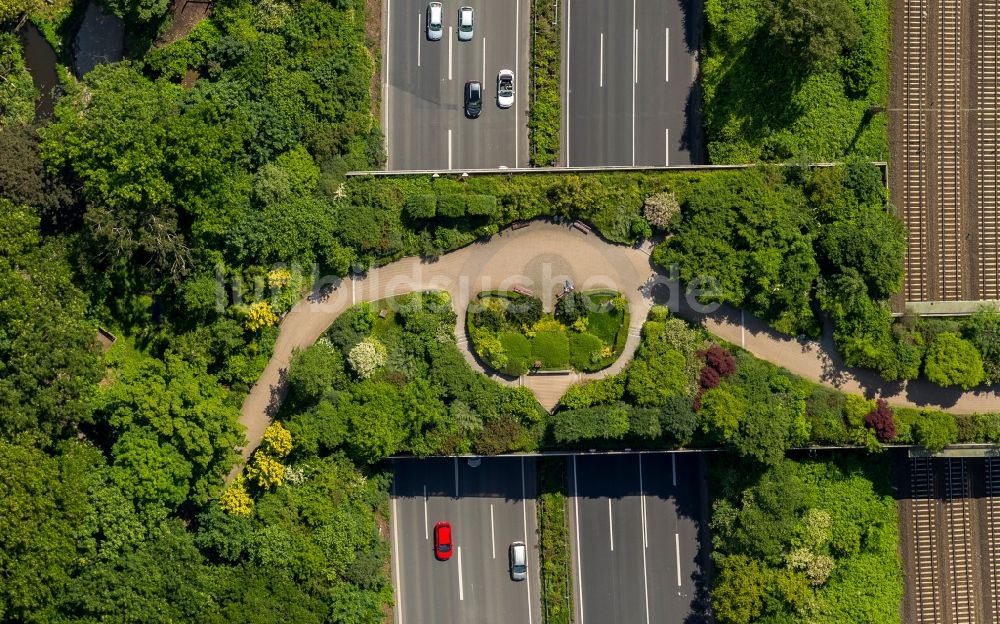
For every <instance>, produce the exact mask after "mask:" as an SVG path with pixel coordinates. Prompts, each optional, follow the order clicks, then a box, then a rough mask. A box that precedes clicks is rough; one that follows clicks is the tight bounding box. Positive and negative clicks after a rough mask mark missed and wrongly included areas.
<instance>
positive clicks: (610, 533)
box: [608, 498, 615, 552]
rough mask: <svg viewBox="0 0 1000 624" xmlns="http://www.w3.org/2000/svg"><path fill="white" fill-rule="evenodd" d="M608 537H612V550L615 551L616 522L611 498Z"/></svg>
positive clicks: (609, 501) (609, 500)
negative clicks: (613, 516) (613, 519)
mask: <svg viewBox="0 0 1000 624" xmlns="http://www.w3.org/2000/svg"><path fill="white" fill-rule="evenodd" d="M608 537H609V538H610V539H611V552H615V523H614V522H613V521H612V520H611V499H610V498H609V499H608Z"/></svg>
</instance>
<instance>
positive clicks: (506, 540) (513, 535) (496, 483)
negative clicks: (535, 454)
mask: <svg viewBox="0 0 1000 624" xmlns="http://www.w3.org/2000/svg"><path fill="white" fill-rule="evenodd" d="M481 462H482V463H481V464H480V465H479V466H478V467H472V466H470V465H469V463H468V462H467V461H465V460H460V461H459V462H458V465H459V489H460V493H461V510H460V512H459V514H458V515H457V516H456V517H457V522H456V523H455V526H456V527H457V528H456V530H457V531H458V533H457V535H458V537H457V538H456V539H459V540H461V542H462V545H463V548H462V556H463V559H462V564H463V566H462V571H463V584H464V593H465V600H464V604H463V605H462V608H461V609H460V616H461V619H460V620H458V621H461V622H470V623H484V624H485V623H490V624H492V623H496V624H501V623H507V622H526V623H533V624H539V623H540V621H541V619H540V618H541V606H540V605H541V600H540V598H539V597H538V589H539V587H540V575H539V564H538V556H537V544H536V541H537V538H536V518H537V514H536V511H535V504H534V498H535V491H534V489H535V488H534V484H535V483H536V476H535V464H534V460H533V459H521V458H483V459H482V460H481ZM522 477H523V479H522ZM522 492H524V494H522ZM525 497H527V498H525ZM514 541H521V542H524V543H525V544H526V545H527V547H528V559H529V570H528V578H527V579H526V580H525V581H521V582H515V581H512V580H511V579H510V573H509V569H508V559H507V549H508V546H509V545H510V543H511V542H514Z"/></svg>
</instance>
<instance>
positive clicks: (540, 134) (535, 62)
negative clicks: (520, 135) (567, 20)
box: [528, 0, 561, 167]
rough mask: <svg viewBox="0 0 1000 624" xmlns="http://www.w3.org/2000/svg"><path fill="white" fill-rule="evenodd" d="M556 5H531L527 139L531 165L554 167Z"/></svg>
mask: <svg viewBox="0 0 1000 624" xmlns="http://www.w3.org/2000/svg"><path fill="white" fill-rule="evenodd" d="M557 7H558V4H556V3H552V2H549V0H534V1H533V2H532V3H531V20H532V25H533V27H532V32H533V33H534V36H533V38H532V41H531V58H532V71H531V106H530V110H529V112H528V137H529V139H530V141H531V164H532V165H534V166H536V167H544V166H547V165H555V164H556V162H557V161H558V160H559V120H560V117H561V115H560V104H559V45H560V44H559V26H558V18H559V16H558V13H557Z"/></svg>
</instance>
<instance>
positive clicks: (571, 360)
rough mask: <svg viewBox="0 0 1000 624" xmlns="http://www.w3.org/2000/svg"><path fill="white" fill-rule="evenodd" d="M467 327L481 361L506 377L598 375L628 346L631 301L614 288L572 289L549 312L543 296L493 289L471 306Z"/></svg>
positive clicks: (467, 316) (477, 298)
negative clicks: (546, 373)
mask: <svg viewBox="0 0 1000 624" xmlns="http://www.w3.org/2000/svg"><path fill="white" fill-rule="evenodd" d="M466 324H467V327H468V330H469V337H470V338H471V339H472V345H473V348H474V349H475V351H476V354H477V355H478V356H479V358H480V359H481V360H483V361H484V362H485V363H486V364H487V365H489V366H490V367H492V368H493V369H494V370H496V371H498V372H501V373H503V374H505V375H511V376H518V375H523V374H525V373H527V372H530V371H557V370H568V369H573V370H577V371H580V372H594V371H599V370H601V369H603V368H607V367H608V366H610V365H611V364H612V363H613V362H614V361H615V360H617V359H618V356H620V355H621V353H622V350H623V349H624V348H625V340H626V338H627V337H628V303H627V301H626V300H625V298H624V297H623V296H622V295H621V293H619V292H617V291H614V290H590V291H584V292H576V291H573V292H570V293H566V294H565V295H564V296H562V297H560V299H559V300H558V301H557V303H556V306H555V311H554V312H553V313H546V312H545V311H544V310H543V309H542V301H541V300H540V299H539V298H538V297H534V296H531V295H525V294H522V293H518V292H514V291H488V292H481V293H479V294H478V295H477V296H476V298H475V300H473V301H472V303H470V304H469V309H468V312H467V314H466Z"/></svg>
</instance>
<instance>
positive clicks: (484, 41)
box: [483, 37, 486, 87]
mask: <svg viewBox="0 0 1000 624" xmlns="http://www.w3.org/2000/svg"><path fill="white" fill-rule="evenodd" d="M483 86H484V87H485V86H486V37H483Z"/></svg>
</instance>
